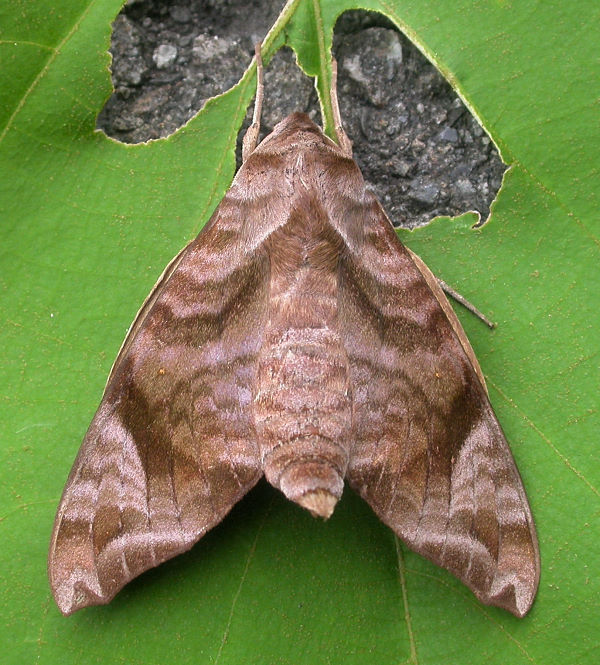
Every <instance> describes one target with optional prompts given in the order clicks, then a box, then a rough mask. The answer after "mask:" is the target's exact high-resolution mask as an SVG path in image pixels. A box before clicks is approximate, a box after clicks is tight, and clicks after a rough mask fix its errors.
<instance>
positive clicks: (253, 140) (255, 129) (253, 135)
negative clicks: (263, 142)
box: [242, 43, 265, 162]
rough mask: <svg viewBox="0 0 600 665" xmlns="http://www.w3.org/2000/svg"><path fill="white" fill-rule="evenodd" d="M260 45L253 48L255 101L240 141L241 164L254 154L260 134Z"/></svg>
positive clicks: (261, 85)
mask: <svg viewBox="0 0 600 665" xmlns="http://www.w3.org/2000/svg"><path fill="white" fill-rule="evenodd" d="M260 47H261V45H260V43H259V44H256V45H255V46H254V57H255V58H256V99H255V100H254V115H253V116H252V124H251V125H250V127H248V129H247V130H246V133H245V134H244V138H243V140H242V162H245V161H246V160H247V159H248V157H249V156H250V155H251V154H252V153H253V152H254V150H255V148H256V146H257V145H258V136H259V134H260V115H261V113H262V104H263V95H264V89H265V88H264V83H263V62H262V55H261V53H260Z"/></svg>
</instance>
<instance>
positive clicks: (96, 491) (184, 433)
mask: <svg viewBox="0 0 600 665" xmlns="http://www.w3.org/2000/svg"><path fill="white" fill-rule="evenodd" d="M232 197H233V199H235V187H233V188H232V190H230V194H229V195H228V196H226V197H225V199H224V200H223V201H222V203H221V204H220V206H219V208H218V209H217V211H216V213H215V214H214V215H213V218H212V219H211V221H210V222H209V223H208V224H207V226H206V228H205V229H204V230H203V232H202V233H201V234H200V235H199V236H198V238H196V239H195V240H194V241H192V242H191V243H190V244H189V245H188V246H187V247H186V248H185V249H184V250H183V251H182V252H181V253H180V255H179V256H178V257H176V259H174V261H173V262H172V264H171V265H170V266H169V267H168V268H167V270H166V271H165V274H164V276H163V277H162V279H161V280H160V282H159V283H158V284H157V286H156V288H155V290H154V291H153V293H152V294H151V295H150V296H149V298H148V299H147V301H146V303H145V305H144V307H143V308H142V310H141V311H140V313H139V315H138V317H137V319H136V321H135V322H134V324H133V325H132V327H131V329H130V333H129V335H128V337H127V339H126V341H125V342H124V345H123V347H122V350H121V352H120V354H119V356H118V358H117V360H116V362H115V365H114V367H113V370H112V372H111V375H110V377H109V380H108V383H107V386H106V389H105V392H104V396H103V399H102V402H101V404H100V407H99V409H98V411H97V413H96V416H95V417H94V419H93V421H92V423H91V425H90V427H89V430H88V432H87V434H86V436H85V438H84V441H83V443H82V446H81V449H80V451H79V454H78V456H77V459H76V460H75V463H74V465H73V468H72V470H71V473H70V475H69V478H68V480H67V484H66V486H65V490H64V492H63V496H62V499H61V502H60V505H59V508H58V512H57V517H56V521H55V526H54V532H53V535H52V539H51V543H50V553H49V560H48V572H49V577H50V583H51V587H52V590H53V593H54V596H55V598H56V601H57V604H58V606H59V608H60V609H61V611H62V612H63V613H64V614H70V613H72V612H74V611H75V610H77V609H80V608H81V607H85V606H88V605H97V604H103V603H107V602H109V601H110V600H111V599H112V598H113V597H114V595H115V594H116V593H117V591H119V589H121V588H122V587H123V586H124V585H125V584H126V583H127V582H128V581H129V580H131V579H132V578H134V577H135V576H137V575H139V574H140V573H141V572H143V571H145V570H147V569H149V568H151V567H153V566H156V565H158V564H159V563H161V562H163V561H165V560H167V559H170V558H171V557H173V556H175V555H177V554H179V553H181V552H183V551H185V550H187V549H189V548H190V547H191V546H192V545H193V544H194V543H195V542H196V541H197V540H198V539H199V538H200V537H201V536H202V535H203V534H204V533H205V532H206V531H208V530H209V529H210V528H211V527H212V526H214V525H215V524H216V523H218V522H219V521H221V519H222V518H223V517H224V515H225V514H226V513H227V512H228V511H229V510H230V509H231V507H232V506H233V505H234V504H235V503H236V502H237V501H238V500H239V499H240V498H241V497H242V496H243V495H244V494H245V493H246V492H247V491H248V490H249V489H250V488H251V487H252V486H253V485H254V484H255V483H256V482H257V481H258V479H259V478H260V476H261V474H262V467H261V463H260V459H259V454H258V448H257V444H256V440H255V437H254V434H253V431H252V424H251V422H250V416H249V411H250V409H249V408H248V406H249V403H250V402H251V400H252V384H253V381H254V372H255V365H256V359H257V354H258V350H259V348H260V345H261V335H262V330H263V328H264V317H265V315H266V305H267V301H268V294H267V290H268V278H267V270H268V262H267V261H265V257H264V256H263V250H262V249H261V248H260V246H258V245H252V244H251V243H248V242H247V238H246V237H245V236H244V229H246V230H247V228H246V226H247V225H244V224H243V223H242V222H243V220H241V219H240V216H244V215H245V214H246V213H247V212H248V211H247V210H245V209H244V208H243V207H240V206H239V205H238V203H237V202H236V201H235V200H232Z"/></svg>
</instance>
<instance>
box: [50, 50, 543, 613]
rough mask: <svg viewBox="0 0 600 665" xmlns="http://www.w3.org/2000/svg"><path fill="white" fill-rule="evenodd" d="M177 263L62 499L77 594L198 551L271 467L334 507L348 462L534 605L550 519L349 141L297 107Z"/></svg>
mask: <svg viewBox="0 0 600 665" xmlns="http://www.w3.org/2000/svg"><path fill="white" fill-rule="evenodd" d="M257 69H258V77H257V78H258V86H257V98H256V103H255V115H254V122H253V124H252V126H251V127H250V129H249V130H248V132H247V134H246V136H245V139H244V149H243V164H242V166H241V168H240V169H239V171H238V173H237V175H236V177H235V179H234V181H233V183H232V185H231V188H230V189H229V191H228V192H227V194H226V195H225V197H224V199H223V200H222V202H221V203H220V205H219V206H218V208H217V209H216V211H215V213H214V214H213V216H212V218H211V219H210V221H209V222H208V223H207V225H206V226H205V228H204V229H203V230H202V231H201V233H200V234H199V236H198V237H197V238H196V239H195V240H193V241H192V242H191V243H190V244H189V245H188V246H187V247H186V248H185V249H184V250H183V251H182V252H181V253H180V254H179V255H178V256H177V257H176V258H175V259H173V261H172V262H171V264H170V265H169V266H168V267H167V269H166V270H165V272H164V274H163V276H162V277H161V279H160V281H159V282H158V284H157V285H156V287H155V288H154V290H153V291H152V293H151V294H150V295H149V297H148V298H147V300H146V302H145V303H144V305H143V307H142V309H141V311H140V312H139V314H138V316H137V318H136V319H135V321H134V323H133V324H132V327H131V329H130V332H129V333H128V335H127V337H126V339H125V341H124V343H123V346H122V348H121V351H120V352H119V354H118V357H117V359H116V361H115V363H114V366H113V369H112V371H111V373H110V376H109V379H108V382H107V386H106V389H105V392H104V396H103V398H102V401H101V403H100V406H99V408H98V411H97V413H96V415H95V416H94V419H93V420H92V423H91V425H90V427H89V430H88V432H87V434H86V435H85V438H84V440H83V443H82V446H81V449H80V451H79V454H78V455H77V459H76V460H75V463H74V465H73V468H72V470H71V473H70V475H69V478H68V480H67V483H66V486H65V489H64V493H63V495H62V499H61V501H60V505H59V508H58V512H57V515H56V521H55V524H54V532H53V534H52V540H51V544H50V553H49V561H48V571H49V578H50V585H51V588H52V592H53V594H54V598H55V599H56V602H57V604H58V607H59V608H60V610H61V611H62V612H63V613H64V614H70V613H72V612H74V611H75V610H78V609H80V608H82V607H86V606H88V605H97V604H103V603H108V602H109V601H110V600H111V599H112V598H113V597H114V596H115V594H116V593H117V592H118V591H119V590H120V589H121V588H122V587H123V586H124V585H125V584H126V583H127V582H128V581H129V580H131V579H132V578H134V577H136V576H137V575H139V574H140V573H142V572H143V571H145V570H147V569H149V568H152V567H153V566H157V565H158V564H160V563H161V562H163V561H166V560H167V559H170V558H171V557H174V556H176V555H177V554H179V553H181V552H184V551H185V550H188V549H189V548H190V547H192V545H194V543H196V542H197V541H198V540H199V539H200V538H201V537H202V536H203V535H204V534H205V533H206V532H207V531H208V530H209V529H211V528H212V527H213V526H215V525H216V524H217V523H219V522H220V521H221V520H222V519H223V518H224V517H225V515H226V514H227V513H228V512H229V510H230V509H231V508H232V506H233V505H234V504H235V503H236V502H237V501H239V500H240V499H241V498H242V497H243V496H244V495H245V494H246V493H247V492H248V491H249V490H250V489H251V488H252V487H253V486H254V485H255V484H256V483H257V481H258V480H259V479H260V478H261V477H262V476H263V475H264V476H265V477H266V479H267V481H268V482H269V483H271V485H273V486H274V487H276V488H279V489H280V490H281V491H282V492H283V493H284V494H285V496H286V497H288V499H290V500H291V501H294V502H296V503H297V504H299V505H300V506H302V507H303V508H306V509H307V510H309V511H310V512H311V513H312V514H313V515H315V516H320V517H323V518H328V517H329V516H330V515H331V514H332V511H333V509H334V507H335V505H336V503H337V501H338V499H339V498H340V496H341V494H342V489H343V486H344V480H345V479H347V480H348V483H349V484H350V486H351V487H352V488H353V489H354V490H355V491H356V492H357V493H358V494H360V496H362V497H363V498H364V499H365V500H366V501H367V502H368V503H369V504H370V505H371V507H372V508H373V510H374V511H375V513H376V514H377V515H378V516H379V518H380V519H381V520H382V521H383V522H384V523H385V524H387V525H388V526H389V527H390V528H391V529H392V530H393V531H394V533H396V534H397V535H398V537H399V538H401V539H402V541H403V542H404V543H405V544H406V545H407V546H408V547H409V548H411V549H412V550H414V551H416V552H418V553H420V554H422V555H423V556H425V557H427V558H428V559H430V560H431V561H433V562H434V563H436V564H438V565H439V566H442V567H443V568H446V569H447V570H449V571H450V572H451V573H453V574H454V575H455V576H456V577H458V578H459V579H460V580H462V581H463V582H464V583H465V584H466V585H467V586H468V587H470V589H471V590H472V591H473V592H474V593H475V595H476V596H477V598H479V599H480V601H481V602H483V603H486V604H491V605H497V606H499V607H503V608H505V609H507V610H508V611H509V612H512V613H513V614H515V615H517V616H523V615H524V614H525V613H526V612H527V611H528V610H529V608H530V606H531V604H532V602H533V599H534V596H535V593H536V589H537V586H538V580H539V551H538V543H537V537H536V532H535V526H534V522H533V518H532V516H531V512H530V509H529V505H528V502H527V497H526V495H525V491H524V489H523V485H522V482H521V479H520V477H519V473H518V471H517V468H516V466H515V463H514V461H513V458H512V455H511V453H510V450H509V447H508V444H507V442H506V439H505V437H504V434H503V433H502V430H501V428H500V425H499V423H498V421H497V419H496V417H495V415H494V412H493V411H492V407H491V406H490V402H489V399H488V395H487V392H486V388H485V382H484V379H483V374H482V372H481V369H480V367H479V364H478V362H477V359H476V358H475V354H474V353H473V350H472V348H471V346H470V344H469V342H468V340H467V338H466V336H465V333H464V332H463V330H462V328H461V326H460V324H459V322H458V319H457V317H456V316H455V314H454V312H453V310H452V308H451V306H450V304H449V303H448V301H447V300H446V297H445V296H444V293H443V292H442V290H441V288H440V287H439V285H438V283H437V281H436V279H435V277H434V276H433V275H432V273H431V272H430V271H429V269H428V268H427V267H426V266H425V265H424V263H423V262H422V261H421V260H420V259H419V258H418V257H417V256H416V255H414V254H413V253H412V252H410V251H409V250H408V249H407V248H405V247H404V246H403V245H402V244H401V243H400V241H399V240H398V237H397V235H396V233H395V231H394V228H393V227H392V224H391V223H390V221H389V219H388V218H387V216H386V214H385V212H384V211H383V208H382V207H381V205H380V203H379V202H378V201H377V199H376V198H375V197H374V195H373V194H372V193H371V192H370V191H369V190H368V189H367V188H366V186H365V183H364V180H363V177H362V175H361V173H360V171H359V168H358V166H357V165H356V163H355V162H354V161H353V159H352V147H351V143H350V141H349V139H348V138H347V136H346V134H345V133H344V131H343V129H342V125H341V120H340V116H339V109H338V105H337V98H336V95H335V82H333V85H332V89H333V92H332V105H333V108H334V113H335V116H336V125H337V138H338V143H337V144H336V143H335V142H334V141H332V140H330V139H329V138H328V137H327V136H325V134H324V133H323V132H322V131H321V129H320V128H318V127H317V126H316V125H315V124H314V123H313V122H312V121H311V120H310V119H309V117H308V116H306V115H304V114H301V113H293V114H292V115H290V116H288V117H287V118H286V119H285V120H283V121H282V122H280V123H279V124H278V125H277V126H276V127H275V129H274V130H273V132H272V133H271V134H270V135H269V136H267V137H266V138H265V139H264V140H263V141H262V142H261V143H260V145H257V143H258V128H259V124H260V109H261V101H262V66H261V62H260V50H257Z"/></svg>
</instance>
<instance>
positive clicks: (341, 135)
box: [331, 58, 352, 159]
mask: <svg viewBox="0 0 600 665" xmlns="http://www.w3.org/2000/svg"><path fill="white" fill-rule="evenodd" d="M331 109H332V111H333V121H334V122H335V133H336V136H337V142H338V145H339V146H340V148H341V149H342V150H343V151H344V152H345V153H346V156H347V157H350V159H352V141H351V140H350V139H349V138H348V134H346V132H345V131H344V126H343V125H342V116H341V114H340V105H339V104H338V96H337V60H336V59H335V58H332V59H331Z"/></svg>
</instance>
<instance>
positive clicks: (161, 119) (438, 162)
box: [98, 0, 506, 228]
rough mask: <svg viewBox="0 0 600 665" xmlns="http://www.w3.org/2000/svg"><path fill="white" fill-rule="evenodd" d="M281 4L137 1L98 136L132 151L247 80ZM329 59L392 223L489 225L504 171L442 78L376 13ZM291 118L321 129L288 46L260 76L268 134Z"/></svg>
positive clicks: (343, 20)
mask: <svg viewBox="0 0 600 665" xmlns="http://www.w3.org/2000/svg"><path fill="white" fill-rule="evenodd" d="M281 7H282V3H281V0H278V1H277V2H259V1H258V0H257V1H255V2H253V3H250V6H249V3H247V2H241V0H229V1H228V2H217V1H216V0H211V1H208V2H203V3H198V2H193V1H190V0H187V1H185V0H180V1H179V2H178V3H177V4H169V3H166V2H164V1H163V2H160V1H157V0H139V1H136V0H133V1H131V0H130V2H128V3H127V5H126V6H125V7H124V9H123V11H122V12H121V14H120V15H119V16H118V17H117V19H116V20H115V23H114V29H113V38H112V45H111V53H112V55H113V64H112V72H113V85H114V87H115V93H114V94H113V95H112V97H111V98H110V99H109V101H108V102H107V104H106V106H105V108H104V109H103V111H102V112H101V114H100V115H99V117H98V127H99V128H100V129H102V130H104V131H105V132H106V133H107V134H108V135H109V136H112V137H114V138H116V139H119V140H121V141H125V142H129V143H137V142H141V141H147V140H149V139H154V138H159V137H163V136H168V135H169V134H171V133H172V132H174V131H175V130H176V129H177V128H179V127H181V126H182V125H184V124H185V123H186V122H187V121H188V120H189V119H190V118H191V117H192V116H193V115H194V114H195V113H197V112H198V111H199V110H200V109H201V108H202V106H203V104H204V102H205V101H206V99H208V98H209V97H211V96H214V95H218V94H220V93H222V92H224V91H225V90H227V89H229V88H230V87H231V86H232V85H234V84H235V83H236V82H237V81H238V80H239V79H240V77H241V76H242V73H243V71H244V69H245V68H246V67H247V65H248V63H249V62H250V59H251V57H252V53H253V45H254V43H255V42H256V41H260V40H261V39H262V38H263V37H264V35H265V34H266V33H267V32H268V30H269V28H270V27H271V25H272V24H273V22H274V21H275V19H276V17H277V15H278V13H279V11H280V10H281ZM334 53H335V55H336V57H337V59H338V62H339V81H338V89H339V99H340V107H341V112H342V118H343V120H344V126H345V128H346V131H347V133H348V134H349V136H350V138H351V139H352V141H353V146H354V156H355V158H356V160H357V162H358V163H359V165H360V167H361V169H362V171H363V174H364V176H365V179H366V180H367V182H368V183H369V184H370V185H371V187H372V188H373V190H374V192H375V194H376V195H377V197H378V198H379V199H380V201H381V202H382V203H383V205H384V208H385V209H386V211H387V213H388V215H389V217H390V219H391V220H392V221H393V223H394V224H395V225H398V226H406V227H410V228H412V227H415V226H419V225H422V224H425V223H427V222H428V221H429V220H430V219H432V218H433V217H435V216H438V215H457V214H460V213H463V212H465V211H468V210H476V211H478V212H479V213H480V215H481V218H482V219H483V220H485V219H486V218H487V216H488V214H489V208H490V205H491V203H492V201H493V200H494V198H495V197H496V195H497V192H498V189H499V188H500V185H501V182H502V175H503V173H504V171H505V169H506V167H505V165H504V164H503V163H502V161H501V160H500V157H499V155H498V153H497V151H496V148H495V146H494V144H493V142H492V141H491V140H490V139H489V137H488V136H487V134H486V133H485V132H484V130H483V129H482V128H481V126H480V125H479V124H478V122H477V120H475V118H473V116H471V114H470V113H469V111H468V109H467V108H466V107H465V106H464V104H463V103H462V101H461V100H460V99H459V98H458V97H457V96H456V94H455V93H454V91H453V90H452V88H451V86H450V85H449V84H448V82H447V81H446V80H445V79H444V78H443V76H442V75H441V74H440V73H439V72H438V71H437V69H436V68H435V67H434V66H433V65H432V64H431V63H430V62H429V61H427V59H426V58H425V57H424V56H423V55H422V54H421V53H420V52H419V51H418V50H417V49H416V48H415V47H414V46H413V45H412V44H411V43H410V42H409V41H408V39H406V38H405V37H404V35H403V34H402V33H400V31H399V30H398V29H397V28H396V27H395V26H394V25H393V23H391V21H389V20H388V19H387V18H386V17H385V16H383V15H381V14H377V13H374V12H366V11H359V10H352V11H348V12H345V13H344V14H342V16H341V17H340V18H339V20H338V22H337V24H336V28H335V35H334ZM294 110H299V111H305V112H307V113H309V114H310V115H311V117H312V118H313V119H314V120H315V121H316V122H320V113H319V106H318V103H317V98H316V93H315V92H314V87H313V83H312V81H311V80H310V79H308V78H307V77H306V76H304V74H303V73H302V72H301V71H300V70H299V68H298V67H297V66H296V64H295V57H294V54H293V53H292V52H291V51H289V50H288V49H282V50H280V51H279V52H278V53H277V54H276V55H275V56H274V58H273V59H272V61H271V62H270V63H269V67H268V68H267V71H266V73H265V102H264V109H263V123H262V124H263V127H262V128H263V136H264V133H265V132H266V131H270V130H271V129H272V128H273V126H274V125H275V124H276V123H277V122H278V121H279V120H281V119H283V118H284V117H285V116H286V115H287V114H288V113H290V112H292V111H294ZM251 111H252V109H249V111H248V116H247V120H246V123H245V127H246V126H247V125H248V124H249V119H250V117H251ZM242 133H243V131H242V132H241V133H240V135H241V134H242Z"/></svg>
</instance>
